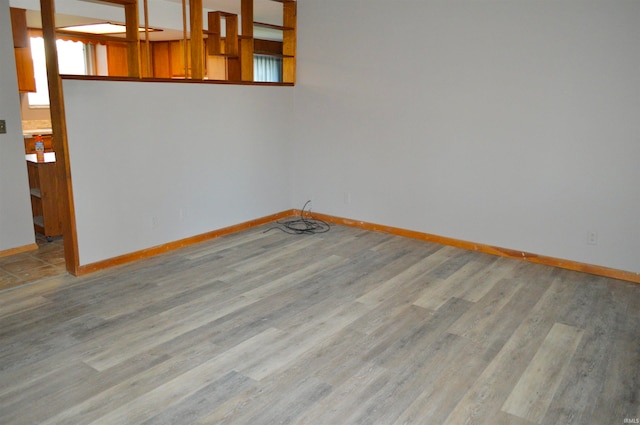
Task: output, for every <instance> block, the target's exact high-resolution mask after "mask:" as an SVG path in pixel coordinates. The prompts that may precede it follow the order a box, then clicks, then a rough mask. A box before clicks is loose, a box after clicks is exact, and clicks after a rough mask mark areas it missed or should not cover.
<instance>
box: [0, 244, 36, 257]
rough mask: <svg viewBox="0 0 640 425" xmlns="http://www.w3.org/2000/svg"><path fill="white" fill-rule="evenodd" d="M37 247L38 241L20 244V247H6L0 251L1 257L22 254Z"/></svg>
mask: <svg viewBox="0 0 640 425" xmlns="http://www.w3.org/2000/svg"><path fill="white" fill-rule="evenodd" d="M37 249H38V244H37V243H32V244H29V245H25V246H19V247H16V248H10V249H5V250H3V251H0V258H2V257H9V256H11V255H17V254H22V253H24V252H30V251H35V250H37Z"/></svg>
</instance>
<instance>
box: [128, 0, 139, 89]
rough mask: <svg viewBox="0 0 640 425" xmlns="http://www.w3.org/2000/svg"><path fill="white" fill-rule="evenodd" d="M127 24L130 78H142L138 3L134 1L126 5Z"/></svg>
mask: <svg viewBox="0 0 640 425" xmlns="http://www.w3.org/2000/svg"><path fill="white" fill-rule="evenodd" d="M124 18H125V23H126V24H127V68H128V71H129V77H134V78H140V32H139V31H138V2H137V1H136V0H132V1H130V2H128V3H126V4H125V5H124Z"/></svg>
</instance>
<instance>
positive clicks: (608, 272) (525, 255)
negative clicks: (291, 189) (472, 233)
mask: <svg viewBox="0 0 640 425" xmlns="http://www.w3.org/2000/svg"><path fill="white" fill-rule="evenodd" d="M295 214H297V215H300V211H299V210H295ZM312 216H313V217H315V218H318V219H320V220H324V221H326V222H329V223H333V224H342V225H345V226H351V227H357V228H360V229H365V230H373V231H377V232H383V233H389V234H392V235H397V236H404V237H407V238H412V239H419V240H422V241H427V242H434V243H438V244H442V245H449V246H454V247H456V248H462V249H468V250H470V251H478V252H482V253H485V254H492V255H498V256H501V257H508V258H513V259H517V260H524V261H529V262H531V263H537V264H543V265H546V266H553V267H559V268H563V269H568V270H574V271H578V272H583V273H589V274H594V275H598V276H604V277H609V278H612V279H620V280H626V281H629V282H634V283H640V273H634V272H630V271H624V270H618V269H612V268H609V267H603V266H596V265H593V264H587V263H581V262H578V261H572V260H565V259H562V258H555V257H548V256H545V255H538V254H533V253H530V252H524V251H517V250H513V249H508V248H501V247H496V246H491V245H485V244H481V243H475V242H469V241H464V240H460V239H454V238H448V237H445V236H438V235H433V234H430V233H423V232H418V231H415V230H408V229H402V228H399V227H392V226H384V225H382V224H375V223H368V222H365V221H359V220H353V219H350V218H344V217H336V216H332V215H328V214H321V213H316V212H314V213H312Z"/></svg>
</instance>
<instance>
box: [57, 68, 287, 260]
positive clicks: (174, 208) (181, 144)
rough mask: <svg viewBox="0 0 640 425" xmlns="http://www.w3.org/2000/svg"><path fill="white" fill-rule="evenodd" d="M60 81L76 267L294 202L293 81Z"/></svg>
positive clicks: (225, 224)
mask: <svg viewBox="0 0 640 425" xmlns="http://www.w3.org/2000/svg"><path fill="white" fill-rule="evenodd" d="M63 88H64V95H65V102H66V113H67V131H68V138H69V154H70V162H71V175H72V179H73V193H74V199H75V211H76V220H77V231H78V245H79V253H80V264H81V265H86V264H90V263H93V262H97V261H100V260H104V259H108V258H112V257H115V256H118V255H122V254H126V253H130V252H134V251H138V250H141V249H144V248H149V247H152V246H156V245H160V244H163V243H167V242H172V241H176V240H179V239H182V238H186V237H190V236H193V235H198V234H202V233H206V232H209V231H212V230H216V229H219V228H223V227H226V226H230V225H233V224H237V223H241V222H245V221H249V220H252V219H255V218H259V217H263V216H266V215H270V214H274V213H277V212H280V211H284V210H287V209H289V208H291V199H290V196H291V186H290V182H291V176H290V172H289V162H290V160H289V158H288V152H289V140H290V139H291V134H289V133H288V132H289V130H288V129H289V128H290V120H291V114H292V110H291V109H292V105H293V93H292V90H293V89H292V88H291V87H255V86H233V85H205V84H163V83H131V82H96V81H75V80H65V81H64V83H63ZM154 217H155V218H154Z"/></svg>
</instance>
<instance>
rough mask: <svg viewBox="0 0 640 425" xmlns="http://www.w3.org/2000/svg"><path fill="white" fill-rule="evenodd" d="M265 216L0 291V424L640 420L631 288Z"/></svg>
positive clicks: (513, 424)
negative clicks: (315, 230)
mask: <svg viewBox="0 0 640 425" xmlns="http://www.w3.org/2000/svg"><path fill="white" fill-rule="evenodd" d="M272 226H273V224H272V223H267V224H263V225H261V226H257V227H252V228H249V229H246V230H243V231H241V232H237V233H232V234H227V235H224V236H221V237H219V238H216V239H211V240H208V241H204V242H201V243H198V244H191V245H188V246H186V247H184V248H182V249H176V250H173V251H171V252H165V253H163V254H160V255H157V256H154V257H151V258H146V259H143V260H140V261H137V262H134V263H129V264H124V265H122V266H120V267H118V268H111V269H108V270H102V271H99V272H96V273H93V274H90V275H86V276H81V277H73V276H70V275H62V276H57V277H55V278H51V279H47V280H42V281H39V282H35V283H33V284H31V285H27V286H22V287H17V288H12V289H9V290H5V291H2V292H0V324H1V326H0V423H2V424H25V423H38V424H47V425H53V424H69V423H73V424H114V423H117V424H176V423H180V424H182V423H184V424H245V423H246V424H276V423H280V424H313V425H323V424H331V425H334V424H435V425H438V424H456V425H457V424H482V425H489V424H491V425H493V424H505V425H506V424H510V425H532V424H543V425H552V424H553V425H555V424H557V423H569V424H571V423H574V424H581V423H603V424H604V423H623V420H624V419H625V418H636V417H638V415H639V414H640V412H638V403H637V400H638V396H639V393H640V390H639V388H640V385H639V383H638V376H640V348H639V345H638V344H637V341H638V337H639V336H640V287H639V286H638V285H635V284H632V283H628V282H624V281H618V280H612V279H607V278H602V277H597V276H593V275H588V274H584V273H577V272H573V271H568V270H562V269H558V268H553V267H547V266H543V265H538V264H533V263H527V262H521V261H517V260H513V259H508V258H497V257H493V256H488V255H486V254H482V253H478V252H470V251H466V250H462V249H459V248H455V247H451V246H443V245H438V244H434V243H430V242H424V241H417V240H415V239H410V238H404V237H400V236H395V235H391V234H388V233H380V232H371V231H367V230H363V229H358V228H354V227H347V226H339V225H336V226H332V227H331V230H330V231H329V232H328V233H324V234H319V235H288V234H285V233H282V232H279V231H276V230H271V231H268V232H266V231H267V230H268V229H270V228H271V227H272ZM594 421H595V422H594Z"/></svg>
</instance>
